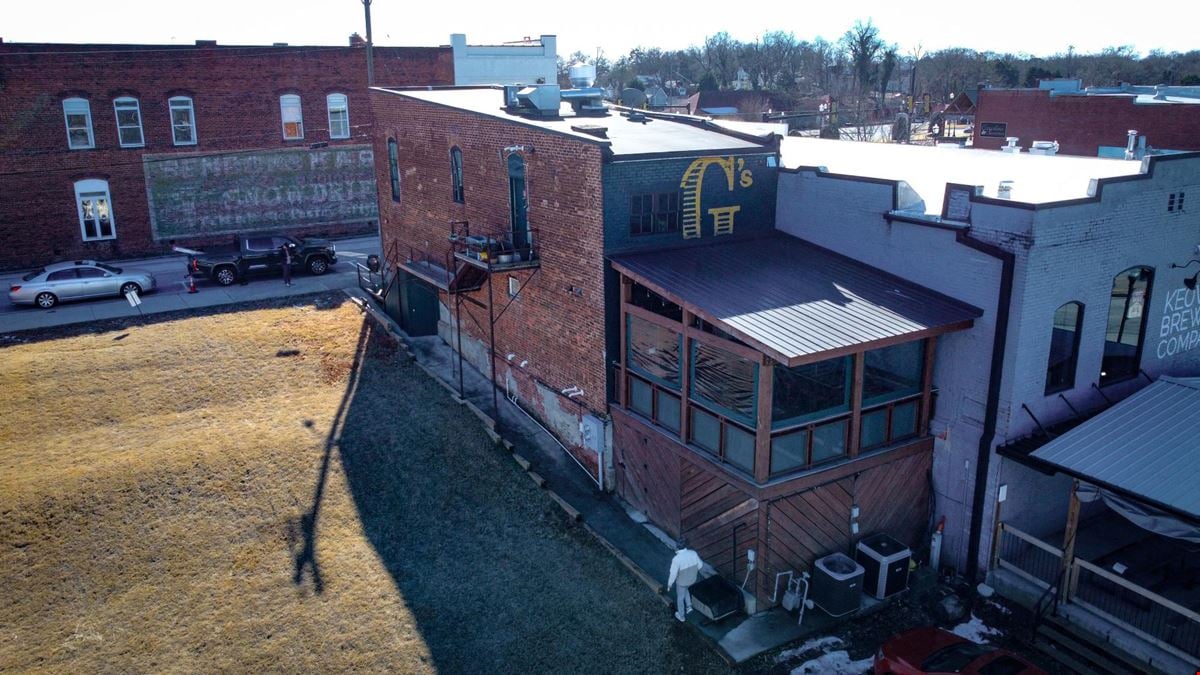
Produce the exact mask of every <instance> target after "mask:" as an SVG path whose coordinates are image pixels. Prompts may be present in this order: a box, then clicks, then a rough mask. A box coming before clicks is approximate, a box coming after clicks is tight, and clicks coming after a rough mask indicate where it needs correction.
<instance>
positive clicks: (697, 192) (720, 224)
mask: <svg viewBox="0 0 1200 675" xmlns="http://www.w3.org/2000/svg"><path fill="white" fill-rule="evenodd" d="M714 164H715V165H716V166H718V167H720V168H721V170H722V171H724V172H725V182H726V184H727V186H728V190H729V191H730V192H733V191H734V183H735V180H736V183H737V185H738V186H740V187H743V188H748V187H750V186H752V185H754V176H753V174H751V173H750V169H747V168H746V160H745V159H743V158H740V157H701V158H699V159H697V160H696V161H694V162H692V163H691V165H690V166H688V168H687V171H684V172H683V179H682V180H681V181H679V187H680V188H682V189H683V204H682V205H681V206H682V209H683V223H682V227H681V229H682V230H683V238H684V239H695V238H697V237H700V236H702V233H701V225H702V224H703V223H702V222H701V220H702V219H701V216H700V204H701V196H702V194H701V193H702V192H703V189H704V173H705V171H707V170H708V167H710V166H713V165H714ZM741 209H742V207H740V206H721V207H717V208H711V209H709V210H708V213H709V215H711V216H712V223H713V234H733V216H734V214H736V213H737V212H738V211H740V210H741Z"/></svg>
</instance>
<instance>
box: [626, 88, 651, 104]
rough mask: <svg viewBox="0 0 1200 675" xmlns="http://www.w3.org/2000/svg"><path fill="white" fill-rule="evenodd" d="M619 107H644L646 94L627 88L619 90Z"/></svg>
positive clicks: (639, 90)
mask: <svg viewBox="0 0 1200 675" xmlns="http://www.w3.org/2000/svg"><path fill="white" fill-rule="evenodd" d="M621 105H625V106H629V107H630V108H641V107H643V106H645V105H646V92H644V91H642V90H641V89H634V88H633V87H629V88H627V89H622V90H621Z"/></svg>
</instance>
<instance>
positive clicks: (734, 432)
mask: <svg viewBox="0 0 1200 675" xmlns="http://www.w3.org/2000/svg"><path fill="white" fill-rule="evenodd" d="M725 461H726V462H729V463H730V464H732V465H734V466H736V467H737V468H739V469H741V470H743V471H745V472H747V473H754V434H752V433H749V432H747V431H744V430H742V429H739V428H738V427H735V426H733V425H732V424H726V425H725Z"/></svg>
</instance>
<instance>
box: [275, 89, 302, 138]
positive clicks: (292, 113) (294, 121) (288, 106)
mask: <svg viewBox="0 0 1200 675" xmlns="http://www.w3.org/2000/svg"><path fill="white" fill-rule="evenodd" d="M279 116H280V118H281V119H282V120H283V139H284V140H285V141H294V140H298V139H301V138H304V114H303V112H302V111H301V110H300V97H299V96H297V95H295V94H286V95H284V96H280V97H279Z"/></svg>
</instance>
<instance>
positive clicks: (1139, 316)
mask: <svg viewBox="0 0 1200 675" xmlns="http://www.w3.org/2000/svg"><path fill="white" fill-rule="evenodd" d="M1153 281H1154V270H1153V269H1151V268H1149V267H1130V268H1129V269H1127V270H1125V271H1124V272H1121V273H1120V274H1118V275H1117V276H1115V277H1113V284H1112V295H1111V299H1110V300H1109V303H1108V331H1107V332H1106V333H1105V336H1104V361H1103V363H1102V365H1101V367H1100V384H1109V383H1112V382H1120V381H1121V380H1128V379H1129V378H1131V377H1136V376H1137V374H1138V370H1139V369H1140V368H1141V363H1142V341H1143V338H1144V337H1145V334H1146V308H1147V306H1148V303H1149V302H1150V286H1151V283H1152V282H1153Z"/></svg>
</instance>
